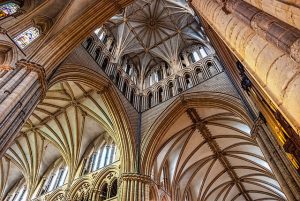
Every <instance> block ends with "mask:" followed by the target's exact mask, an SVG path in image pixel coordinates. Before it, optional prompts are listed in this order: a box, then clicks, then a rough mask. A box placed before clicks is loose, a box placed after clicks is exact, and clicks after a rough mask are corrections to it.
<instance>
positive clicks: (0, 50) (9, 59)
mask: <svg viewBox="0 0 300 201" xmlns="http://www.w3.org/2000/svg"><path fill="white" fill-rule="evenodd" d="M17 60H18V51H17V49H16V46H15V45H14V44H12V43H10V42H7V41H3V40H0V66H1V67H3V66H4V67H11V66H13V65H14V63H15V62H16V61H17Z"/></svg>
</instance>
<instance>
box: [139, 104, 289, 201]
mask: <svg viewBox="0 0 300 201" xmlns="http://www.w3.org/2000/svg"><path fill="white" fill-rule="evenodd" d="M201 101H202V102H201ZM201 101H199V102H197V103H195V104H191V105H189V104H188V103H186V102H185V101H184V103H185V104H186V105H185V106H184V107H181V108H177V109H174V108H176V103H175V104H174V105H175V106H174V108H173V109H174V110H173V109H172V108H169V109H168V108H167V109H166V111H168V112H167V114H168V115H167V116H164V114H162V117H163V118H164V120H163V122H161V124H159V125H160V126H159V125H158V126H157V128H158V131H157V132H158V133H156V134H154V135H156V136H155V137H154V138H156V140H155V141H151V143H150V147H153V149H154V151H153V152H151V151H150V152H149V150H151V148H150V149H148V151H146V152H145V153H147V159H145V160H149V158H152V162H151V164H152V165H151V166H152V177H153V179H154V181H155V183H157V184H160V189H161V191H160V193H159V196H160V197H163V196H165V195H167V196H168V197H170V198H171V200H176V199H177V200H185V198H187V197H189V201H211V200H215V201H233V200H241V201H242V200H247V201H254V200H255V201H262V200H264V201H265V200H286V198H285V196H284V194H283V193H282V192H281V189H280V186H279V184H278V183H277V181H276V179H275V177H274V175H273V173H272V171H271V169H270V167H269V166H268V164H267V162H266V160H265V158H264V156H263V154H262V152H261V150H260V149H259V147H258V146H257V144H256V141H255V140H254V139H252V138H251V136H250V128H249V127H248V125H247V124H246V123H245V120H243V119H242V118H241V116H238V115H237V114H236V113H233V108H228V107H229V106H221V104H220V103H221V101H219V103H218V104H214V103H213V102H214V101H215V100H210V102H205V99H203V100H201ZM219 106H220V107H219ZM227 108H228V109H227ZM173 113H174V114H173ZM172 114H173V115H172ZM149 142H150V141H149ZM149 153H154V155H153V156H152V155H151V156H149ZM162 183H165V184H162Z"/></svg>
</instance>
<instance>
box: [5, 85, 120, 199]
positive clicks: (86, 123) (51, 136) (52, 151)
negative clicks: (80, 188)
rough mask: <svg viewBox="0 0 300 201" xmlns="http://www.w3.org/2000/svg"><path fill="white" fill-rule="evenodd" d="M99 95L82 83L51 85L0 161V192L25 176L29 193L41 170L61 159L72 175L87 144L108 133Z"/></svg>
mask: <svg viewBox="0 0 300 201" xmlns="http://www.w3.org/2000/svg"><path fill="white" fill-rule="evenodd" d="M113 127H114V126H113V125H112V122H111V119H110V116H109V112H108V110H107V108H106V106H105V103H104V101H103V99H102V98H101V95H100V94H99V93H98V92H97V91H96V90H93V89H91V88H89V87H87V86H85V85H83V84H80V83H76V82H63V83H59V84H56V85H54V86H53V87H51V88H50V90H49V91H48V92H47V94H46V97H45V99H44V100H43V101H42V102H41V103H40V104H39V105H38V106H37V108H36V109H35V111H34V112H33V114H32V115H31V116H30V118H29V120H28V121H27V122H26V123H25V125H24V127H23V128H22V130H21V134H20V136H19V137H18V138H17V139H16V140H15V141H14V144H13V145H12V146H11V147H10V148H9V149H8V150H7V152H6V154H5V157H4V158H2V159H1V162H0V179H1V182H0V195H1V194H2V195H7V192H9V190H10V189H11V187H13V186H14V185H15V184H16V182H18V181H19V180H20V179H22V178H25V180H26V182H27V184H28V185H29V186H30V188H29V191H30V192H29V193H30V195H32V194H33V193H34V190H35V189H36V187H37V185H38V183H39V182H40V180H41V178H42V177H43V175H44V174H45V172H46V171H47V170H48V169H49V167H51V166H52V165H53V163H54V162H55V161H57V160H58V159H59V158H62V159H63V160H64V161H65V163H66V164H67V165H68V168H69V177H70V179H72V178H74V177H75V174H76V171H77V169H78V167H79V164H80V162H81V160H82V157H83V155H84V153H85V152H86V150H87V149H88V147H89V145H90V144H93V143H94V140H96V139H97V138H98V137H99V136H101V135H107V133H108V132H110V133H111V132H112V130H113Z"/></svg>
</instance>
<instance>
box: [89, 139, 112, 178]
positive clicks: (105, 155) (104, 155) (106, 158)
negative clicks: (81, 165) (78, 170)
mask: <svg viewBox="0 0 300 201" xmlns="http://www.w3.org/2000/svg"><path fill="white" fill-rule="evenodd" d="M116 154H117V147H116V145H115V143H114V142H112V143H109V142H104V143H102V144H101V145H100V147H98V149H96V150H95V151H94V152H93V153H92V154H91V155H90V157H89V159H88V160H87V162H86V167H85V171H84V173H85V174H88V173H90V172H94V171H97V170H99V169H101V168H103V167H105V166H108V165H110V164H112V163H114V162H115V161H116Z"/></svg>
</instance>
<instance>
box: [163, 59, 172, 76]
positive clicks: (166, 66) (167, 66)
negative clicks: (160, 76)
mask: <svg viewBox="0 0 300 201" xmlns="http://www.w3.org/2000/svg"><path fill="white" fill-rule="evenodd" d="M164 64H165V68H166V73H167V76H169V75H171V70H170V66H169V65H168V64H167V63H166V62H164Z"/></svg>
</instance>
